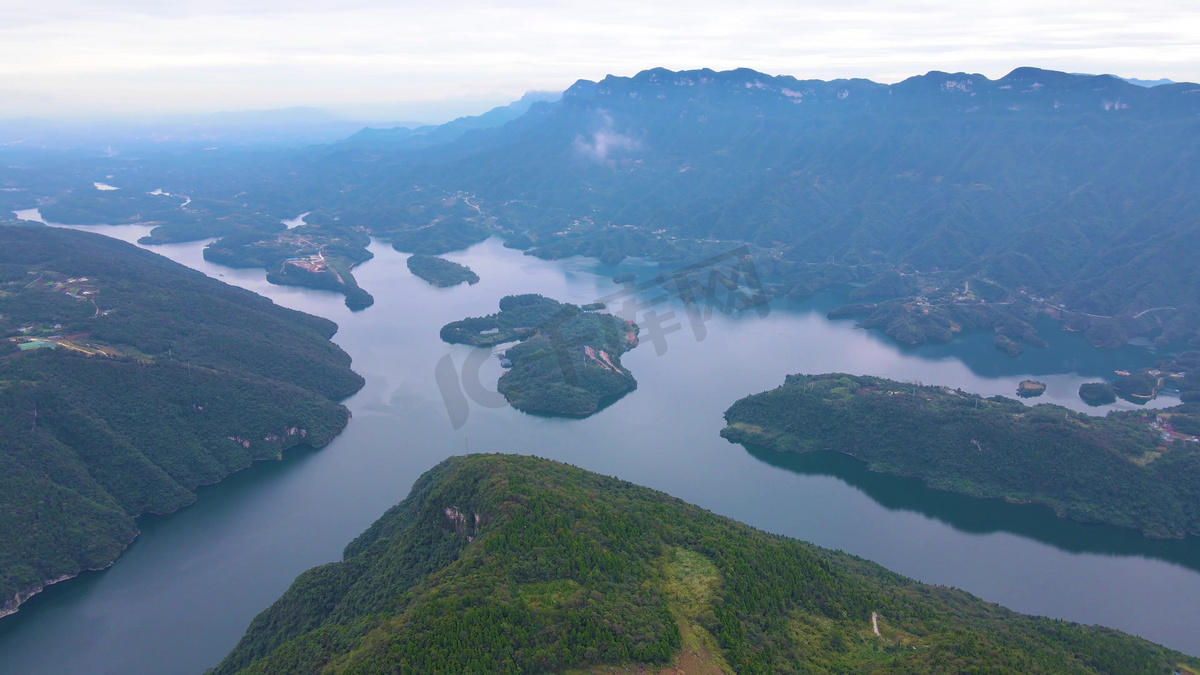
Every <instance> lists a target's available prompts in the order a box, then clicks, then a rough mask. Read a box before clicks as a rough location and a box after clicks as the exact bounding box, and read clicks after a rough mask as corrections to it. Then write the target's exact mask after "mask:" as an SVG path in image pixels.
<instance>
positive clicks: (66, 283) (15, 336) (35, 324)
mask: <svg viewBox="0 0 1200 675" xmlns="http://www.w3.org/2000/svg"><path fill="white" fill-rule="evenodd" d="M29 275H30V276H34V277H35V278H34V279H33V280H31V281H29V282H27V283H22V282H16V283H13V284H9V286H10V288H11V287H13V286H17V289H16V291H15V292H16V293H20V292H22V291H25V290H43V291H48V292H51V293H62V294H63V295H66V296H68V297H70V298H72V299H74V300H77V301H79V302H87V303H91V305H92V307H93V308H94V313H93V315H92V316H94V317H99V316H108V315H109V314H111V313H112V311H113V310H101V309H100V307H99V306H98V305H97V304H96V298H97V297H99V295H100V291H101V289H102V288H103V286H102V285H101V284H100V283H99V282H98V281H97V280H95V279H92V278H90V277H68V276H66V275H64V274H59V273H58V272H53V271H49V270H38V271H31V272H29ZM0 293H4V294H6V295H11V294H13V293H14V291H11V290H9V291H0ZM11 318H12V317H9V316H6V315H4V314H0V331H3V334H5V336H6V337H7V339H8V341H9V342H11V343H13V344H15V345H16V346H17V348H18V350H19V351H17V352H15V353H13V354H9V355H8V356H5V357H4V358H11V357H13V356H18V355H20V354H24V353H29V352H36V351H40V350H45V349H58V348H63V349H66V350H69V351H74V352H78V353H81V354H85V355H87V356H109V357H112V356H118V355H119V353H118V352H117V351H116V350H115V349H112V348H111V347H106V346H99V345H93V344H91V343H89V342H87V341H86V338H87V337H89V333H81V332H75V333H69V334H67V333H64V331H65V330H66V328H65V327H64V326H63V324H61V323H49V322H40V321H32V322H28V323H23V324H22V325H18V326H9V325H6V324H7V323H8V321H7V320H8V319H11Z"/></svg>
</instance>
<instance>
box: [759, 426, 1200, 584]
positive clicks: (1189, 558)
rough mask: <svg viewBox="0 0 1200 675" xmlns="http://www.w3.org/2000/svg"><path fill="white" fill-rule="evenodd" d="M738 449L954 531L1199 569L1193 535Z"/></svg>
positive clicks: (837, 456) (822, 457)
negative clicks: (1081, 517) (1166, 534)
mask: <svg viewBox="0 0 1200 675" xmlns="http://www.w3.org/2000/svg"><path fill="white" fill-rule="evenodd" d="M740 445H742V446H743V447H744V448H745V450H746V452H747V453H749V454H750V456H751V457H754V458H755V459H757V460H759V461H761V462H764V463H766V464H769V465H771V466H774V467H777V468H780V469H786V470H788V471H791V472H793V473H797V474H802V475H808V476H831V477H834V478H837V479H839V480H841V481H844V482H845V483H847V484H848V485H850V486H852V487H855V488H857V489H859V490H861V491H863V492H864V493H865V494H866V495H867V496H868V497H870V498H871V499H873V500H875V502H877V503H878V504H880V505H881V506H883V507H885V508H887V509H890V510H893V511H895V510H904V511H913V512H915V513H919V514H921V515H923V516H925V517H927V518H934V519H936V520H938V521H941V522H943V523H946V524H947V525H950V526H951V527H953V528H954V529H956V530H959V531H960V532H969V533H973V534H992V533H995V532H1008V533H1011V534H1016V535H1019V536H1022V537H1027V538H1029V539H1033V540H1035V541H1040V542H1042V543H1044V544H1049V545H1051V546H1053V547H1055V548H1057V549H1060V550H1062V551H1067V552H1070V553H1097V554H1101V555H1112V556H1141V557H1147V558H1154V559H1157V560H1162V561H1165V562H1170V563H1175V564H1177V565H1182V566H1183V567H1187V568H1188V569H1192V570H1196V571H1200V538H1197V537H1189V538H1187V539H1184V540H1175V539H1166V540H1163V539H1147V538H1146V537H1143V536H1142V535H1141V533H1140V532H1138V531H1136V530H1133V529H1130V528H1124V527H1114V526H1111V525H1099V524H1095V523H1081V522H1078V521H1074V520H1070V519H1067V518H1059V517H1058V516H1057V515H1055V513H1054V510H1053V509H1051V508H1049V507H1047V506H1042V505H1040V504H1011V503H1008V502H1005V501H1003V500H999V499H979V498H976V497H968V496H966V495H960V494H955V493H953V492H945V491H942V490H934V489H932V488H929V487H926V486H925V485H924V484H923V483H922V482H921V481H920V480H918V479H916V478H903V477H899V476H892V475H888V474H884V473H879V472H876V471H871V470H870V469H868V468H867V465H866V463H865V462H861V461H859V460H857V459H855V458H853V457H850V456H848V455H843V454H841V453H838V452H811V453H806V454H797V453H789V452H777V451H775V450H771V449H769V448H764V447H762V446H758V445H753V444H740Z"/></svg>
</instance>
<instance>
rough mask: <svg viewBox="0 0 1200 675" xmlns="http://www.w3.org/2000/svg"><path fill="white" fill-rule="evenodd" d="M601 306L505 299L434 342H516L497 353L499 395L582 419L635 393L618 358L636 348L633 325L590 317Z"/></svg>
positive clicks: (524, 406)
mask: <svg viewBox="0 0 1200 675" xmlns="http://www.w3.org/2000/svg"><path fill="white" fill-rule="evenodd" d="M602 308H603V305H597V306H592V305H589V306H588V308H587V309H585V308H583V307H579V306H577V305H572V304H568V303H561V302H558V301H557V300H553V299H551V298H547V297H543V296H541V295H537V294H526V295H509V296H505V297H503V298H501V299H500V311H499V312H497V313H495V314H489V315H488V316H484V317H472V318H469V319H463V320H461V321H455V322H453V323H449V324H446V325H445V326H443V327H442V330H441V336H442V339H443V340H445V341H446V342H450V343H456V344H469V345H475V346H478V347H487V346H492V345H499V344H505V343H508V342H514V341H517V340H520V341H521V342H520V344H518V345H516V346H514V347H510V348H508V349H507V350H506V351H505V352H504V354H503V356H504V358H506V359H508V360H509V361H511V369H510V370H509V371H508V372H506V373H504V374H503V375H501V376H500V381H499V382H498V383H497V389H498V390H499V392H500V393H501V394H503V395H504V398H505V399H507V400H508V402H509V403H510V404H511V405H512V406H513V407H514V408H517V409H519V410H524V411H527V412H542V413H554V414H559V415H571V416H576V417H583V416H587V415H590V414H592V413H594V412H596V411H597V410H598V409H599V408H600V406H601V405H603V403H604V402H605V401H606V400H612V399H613V397H616V396H620V395H622V394H625V393H628V392H630V391H633V390H634V389H636V388H637V380H636V379H634V377H633V375H632V374H631V373H630V372H629V370H628V369H626V368H625V366H623V365H622V364H621V354H624V353H625V352H627V351H629V350H630V349H633V348H634V347H636V346H637V344H638V339H637V334H638V327H637V325H635V324H633V323H632V322H630V321H626V320H624V319H621V318H619V317H616V316H613V315H611V314H602V313H599V312H598V311H596V310H598V309H602Z"/></svg>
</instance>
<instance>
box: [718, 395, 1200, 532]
mask: <svg viewBox="0 0 1200 675" xmlns="http://www.w3.org/2000/svg"><path fill="white" fill-rule="evenodd" d="M725 420H726V421H727V422H728V426H727V427H725V429H724V430H722V432H721V435H722V436H724V437H726V438H728V439H729V440H731V441H734V442H737V443H752V444H756V445H761V446H765V447H767V448H771V449H773V450H778V451H782V452H811V451H819V450H833V451H837V452H843V453H845V454H848V455H850V456H852V457H856V458H858V459H861V460H863V461H865V462H867V463H868V464H869V466H870V467H871V469H873V470H876V471H881V472H884V473H890V474H895V475H900V476H914V477H917V478H920V479H921V480H923V481H925V482H926V483H928V484H929V485H931V486H933V487H936V488H939V489H942V490H949V491H951V492H959V493H962V494H967V495H973V496H977V497H992V498H1001V499H1007V500H1010V501H1017V502H1036V503H1039V504H1046V505H1048V506H1050V507H1052V508H1053V509H1054V510H1055V511H1056V512H1058V513H1059V514H1061V515H1064V516H1067V517H1070V518H1074V519H1076V520H1082V521H1090V522H1099V523H1107V524H1110V525H1119V526H1122V527H1132V528H1137V529H1139V530H1141V531H1142V532H1143V533H1144V534H1145V535H1147V536H1150V537H1162V538H1166V537H1183V536H1185V535H1189V534H1190V535H1200V487H1198V486H1200V443H1198V442H1195V441H1194V440H1192V438H1194V437H1190V436H1187V435H1186V434H1185V433H1169V432H1168V430H1167V429H1166V428H1165V427H1163V426H1162V424H1161V422H1162V421H1165V420H1169V421H1170V423H1171V429H1175V428H1178V429H1179V430H1180V432H1187V433H1195V431H1196V428H1197V427H1200V405H1197V404H1194V403H1189V404H1184V405H1181V406H1177V407H1175V408H1171V409H1167V410H1156V411H1153V412H1152V413H1143V412H1113V413H1109V414H1108V416H1106V417H1092V416H1089V415H1084V414H1081V413H1076V412H1072V411H1070V410H1068V409H1067V408H1063V407H1062V406H1057V405H1051V404H1045V403H1044V404H1040V405H1036V406H1025V405H1024V404H1022V403H1020V402H1019V401H1017V400H1015V399H1010V398H1005V397H1003V396H995V397H992V398H989V399H984V398H981V397H979V396H976V395H974V394H967V393H964V392H961V391H956V390H951V389H948V388H945V387H931V386H921V385H916V384H912V383H904V382H896V381H894V380H886V379H883V378H878V377H867V376H853V375H845V374H842V373H829V374H823V375H789V376H788V377H787V379H786V381H785V382H784V384H783V386H781V387H778V388H776V389H772V390H771V391H767V392H763V393H760V394H754V395H752V396H747V397H746V398H743V399H741V400H740V401H738V402H736V403H734V404H733V406H732V407H730V408H729V410H728V411H726V412H725ZM1152 425H1158V426H1152Z"/></svg>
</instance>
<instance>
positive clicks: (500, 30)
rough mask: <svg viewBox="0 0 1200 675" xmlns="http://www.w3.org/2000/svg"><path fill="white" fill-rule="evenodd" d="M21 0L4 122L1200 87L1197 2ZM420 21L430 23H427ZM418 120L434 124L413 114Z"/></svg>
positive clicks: (10, 40)
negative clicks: (1089, 80) (656, 85)
mask: <svg viewBox="0 0 1200 675" xmlns="http://www.w3.org/2000/svg"><path fill="white" fill-rule="evenodd" d="M321 5H322V3H318V2H315V1H314V0H295V1H292V2H288V3H282V2H279V1H278V0H239V1H238V2H233V1H232V0H214V1H213V2H208V3H204V5H203V6H195V4H194V3H185V2H182V1H180V0H157V1H154V2H151V1H150V0H114V1H112V2H106V3H104V5H103V6H98V5H97V4H96V3H88V2H84V1H83V0H44V1H42V2H38V3H33V2H27V1H24V0H19V1H18V2H17V3H15V4H10V5H9V6H8V7H7V8H0V19H3V21H0V36H2V37H3V39H2V40H0V117H2V118H13V117H47V116H50V117H61V116H65V115H66V116H72V117H78V116H87V115H95V116H108V117H112V116H118V117H128V116H138V115H160V114H168V113H211V112H218V111H242V110H271V109H281V108H289V107H296V106H304V107H317V108H322V109H329V110H333V111H335V112H338V113H339V114H342V115H348V116H358V117H363V116H364V113H365V112H369V111H372V110H376V111H387V114H385V115H376V116H382V117H396V116H400V117H405V116H410V117H412V118H413V119H414V120H419V121H445V119H450V118H453V117H456V116H461V115H465V114H477V113H479V112H482V111H484V110H486V109H488V108H490V107H492V106H494V105H502V104H504V103H507V102H509V101H513V100H516V99H517V98H519V97H520V96H521V94H522V93H524V92H526V91H533V90H550V91H561V90H563V89H565V88H567V87H569V86H570V85H571V84H572V83H573V82H575V81H576V80H578V79H592V80H595V79H600V78H602V77H604V76H605V75H606V74H609V73H612V74H617V75H633V74H634V73H636V72H638V71H641V70H644V69H646V68H652V67H665V68H670V69H672V70H680V69H693V68H704V67H707V68H712V69H714V70H726V69H730V68H737V67H746V68H753V69H755V70H760V71H763V72H767V73H770V74H786V75H792V76H795V77H798V78H818V79H835V78H839V77H863V78H868V79H872V80H875V81H879V82H896V81H899V80H902V79H904V78H905V77H908V76H911V75H917V74H921V73H924V72H927V71H930V70H947V71H966V72H977V73H981V74H983V75H986V76H988V77H989V78H995V77H1000V76H1002V75H1004V74H1005V73H1007V72H1009V71H1011V70H1012V69H1013V68H1016V67H1019V66H1037V67H1041V68H1048V69H1054V70H1062V71H1066V72H1092V73H1113V74H1116V75H1120V76H1122V77H1136V78H1141V79H1150V80H1154V79H1159V78H1169V79H1172V80H1176V81H1189V80H1190V81H1196V80H1200V16H1198V15H1197V12H1195V11H1194V7H1192V6H1191V5H1190V3H1185V2H1179V1H1177V0H1159V1H1157V2H1151V3H1143V4H1141V5H1139V6H1138V7H1137V9H1136V10H1134V9H1127V8H1123V7H1104V6H1096V5H1091V6H1088V7H1087V8H1082V9H1081V8H1079V6H1078V3H1072V2H1067V1H1066V0H1041V1H1039V2H1033V1H1032V0H1019V1H1016V2H1005V3H1002V4H1001V3H987V4H982V5H978V4H977V5H960V4H951V3H945V2H932V1H926V2H917V3H914V4H910V5H909V6H907V7H905V8H904V9H902V10H900V9H895V8H893V7H892V6H890V5H889V4H888V3H884V2H881V1H880V0H859V1H858V2H851V3H840V2H839V3H833V2H828V1H826V0H818V1H816V2H806V3H804V4H803V5H792V4H783V3H777V2H770V1H767V0H746V1H745V2H742V3H739V4H738V6H737V7H736V10H734V9H731V8H729V7H728V6H727V5H725V4H723V3H716V2H711V1H709V2H699V3H692V4H690V5H689V6H688V7H687V8H686V9H682V10H681V9H675V8H670V7H660V6H647V5H645V4H643V3H634V2H630V1H629V0H621V1H620V2H616V3H610V4H608V5H605V6H604V7H600V6H596V5H577V4H575V3H562V2H546V1H543V0H525V1H524V2H523V3H521V4H510V5H507V6H505V7H504V8H503V9H501V8H497V7H496V6H495V5H494V4H489V3H480V2H477V1H476V0H467V1H461V2H452V3H448V4H444V5H440V6H437V7H432V6H426V5H416V4H415V3H393V2H383V0H352V1H351V2H348V3H340V4H339V5H338V6H337V7H336V8H329V9H327V8H324V7H322V6H321ZM418 8H419V11H418ZM406 111H426V112H425V113H424V114H419V115H418V114H412V113H407V114H406Z"/></svg>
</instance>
